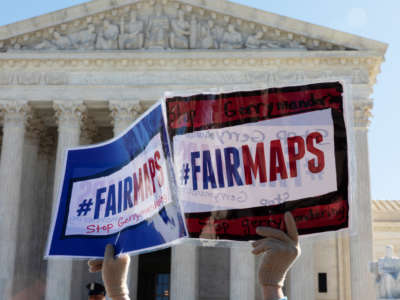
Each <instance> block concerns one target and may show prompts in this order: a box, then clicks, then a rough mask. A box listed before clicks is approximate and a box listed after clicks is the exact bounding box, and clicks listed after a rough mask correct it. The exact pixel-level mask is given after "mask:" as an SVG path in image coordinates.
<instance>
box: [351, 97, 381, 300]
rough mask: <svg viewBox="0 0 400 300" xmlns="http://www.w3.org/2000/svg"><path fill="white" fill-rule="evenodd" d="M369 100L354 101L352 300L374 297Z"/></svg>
mask: <svg viewBox="0 0 400 300" xmlns="http://www.w3.org/2000/svg"><path fill="white" fill-rule="evenodd" d="M371 108H372V102H371V101H369V100H367V101H360V100H359V101H357V102H355V103H354V127H355V132H354V133H355V145H354V147H355V151H356V155H355V157H356V159H357V161H356V163H357V174H356V175H357V182H356V188H357V190H356V196H355V197H356V199H355V205H354V206H353V209H351V210H350V213H352V215H351V216H350V217H351V221H352V222H353V224H354V229H355V235H351V236H350V267H351V295H352V299H365V300H372V299H375V288H374V283H373V279H372V276H371V274H369V270H368V265H369V262H371V261H372V260H373V250H372V217H371V195H370V186H369V184H370V178H369V155H368V136H367V133H368V126H369V122H370V121H369V117H370V116H371V113H370V110H371Z"/></svg>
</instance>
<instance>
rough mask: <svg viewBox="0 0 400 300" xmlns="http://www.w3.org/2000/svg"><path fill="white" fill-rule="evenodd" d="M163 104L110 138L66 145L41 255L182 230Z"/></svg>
mask: <svg viewBox="0 0 400 300" xmlns="http://www.w3.org/2000/svg"><path fill="white" fill-rule="evenodd" d="M174 186H175V183H174V176H173V173H172V169H171V163H170V149H169V146H168V142H167V133H166V129H165V125H164V120H163V115H162V109H161V105H160V104H157V105H154V106H153V107H152V108H150V109H149V110H148V112H146V113H145V114H144V115H143V116H142V117H141V118H140V119H139V120H137V121H136V122H135V123H134V124H132V125H131V127H130V128H129V129H128V130H126V131H125V132H124V133H123V134H121V135H120V136H118V137H116V138H114V139H113V140H111V141H108V142H105V143H102V144H99V145H92V146H87V147H79V148H74V149H69V150H68V151H67V154H66V163H65V170H64V177H63V180H62V186H61V189H60V193H59V196H58V201H59V205H58V211H57V213H56V215H55V217H54V220H53V224H52V230H51V232H50V236H49V242H48V247H47V253H46V256H67V257H68V256H69V257H103V253H104V248H105V246H106V245H107V244H113V245H114V247H115V251H116V254H119V253H143V252H147V251H150V250H155V249H158V248H163V247H167V246H168V245H170V244H171V243H173V242H174V241H176V240H177V239H179V238H181V237H185V236H186V229H185V225H184V221H183V218H182V215H181V212H180V209H179V205H178V203H177V201H176V199H175V198H174V196H173V195H174V193H172V192H171V188H173V187H174Z"/></svg>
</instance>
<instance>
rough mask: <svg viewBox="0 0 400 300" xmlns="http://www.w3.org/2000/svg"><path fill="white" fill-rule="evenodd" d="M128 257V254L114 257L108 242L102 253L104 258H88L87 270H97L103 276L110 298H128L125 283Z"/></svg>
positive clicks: (116, 299) (114, 299)
mask: <svg viewBox="0 0 400 300" xmlns="http://www.w3.org/2000/svg"><path fill="white" fill-rule="evenodd" d="M129 263H130V258H129V256H128V255H120V256H118V257H114V247H113V245H111V244H109V245H107V247H106V250H105V253H104V260H102V259H94V260H89V261H88V265H89V272H99V271H101V275H102V278H103V283H104V286H105V288H106V293H107V296H108V297H110V298H111V299H112V300H130V298H129V290H128V284H127V278H128V268H129Z"/></svg>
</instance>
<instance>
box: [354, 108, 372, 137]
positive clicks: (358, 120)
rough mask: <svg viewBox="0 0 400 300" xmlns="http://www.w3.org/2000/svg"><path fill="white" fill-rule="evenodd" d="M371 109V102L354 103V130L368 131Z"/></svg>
mask: <svg viewBox="0 0 400 300" xmlns="http://www.w3.org/2000/svg"><path fill="white" fill-rule="evenodd" d="M372 107H373V103H372V102H371V101H359V102H355V103H354V105H353V110H354V127H355V128H356V129H361V130H367V129H368V127H369V124H370V123H371V118H372V113H371V109H372Z"/></svg>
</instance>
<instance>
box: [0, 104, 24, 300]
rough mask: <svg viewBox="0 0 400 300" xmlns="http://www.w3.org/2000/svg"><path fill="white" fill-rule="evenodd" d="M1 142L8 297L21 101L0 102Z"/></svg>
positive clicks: (8, 294)
mask: <svg viewBox="0 0 400 300" xmlns="http://www.w3.org/2000/svg"><path fill="white" fill-rule="evenodd" d="M0 108H1V110H2V111H4V125H3V144H2V151H1V161H0V195H1V196H0V197H1V202H0V220H1V226H0V266H1V267H0V299H11V298H12V284H13V281H14V280H13V279H14V272H15V267H14V264H15V257H16V256H15V254H16V246H17V234H18V217H19V205H20V199H21V182H22V159H23V147H24V135H25V123H26V120H27V113H28V111H29V107H28V105H27V102H25V101H3V102H0Z"/></svg>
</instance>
